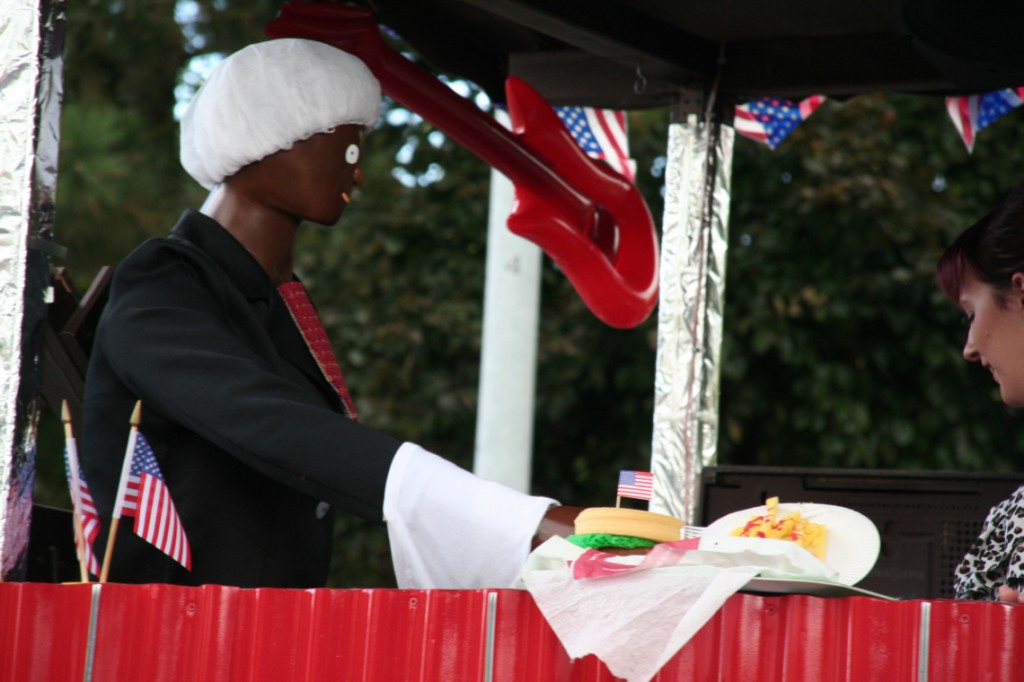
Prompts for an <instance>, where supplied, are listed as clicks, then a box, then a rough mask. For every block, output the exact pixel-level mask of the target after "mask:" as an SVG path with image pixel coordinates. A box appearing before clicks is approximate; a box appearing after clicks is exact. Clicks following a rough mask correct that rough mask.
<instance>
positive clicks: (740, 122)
mask: <svg viewBox="0 0 1024 682" xmlns="http://www.w3.org/2000/svg"><path fill="white" fill-rule="evenodd" d="M824 101H825V97H824V96H822V95H812V96H810V97H808V98H806V99H803V100H801V101H800V102H793V101H792V100H788V99H781V98H778V97H764V98H762V99H756V100H753V101H751V102H747V103H746V104H740V105H739V106H737V107H736V116H735V119H734V121H733V125H734V126H735V128H736V132H737V133H739V134H740V135H743V136H745V137H749V138H750V139H752V140H756V141H757V142H761V143H762V144H766V145H768V147H769V148H771V149H775V148H776V147H778V146H779V145H780V144H781V143H782V141H783V140H784V139H786V138H787V137H789V134H790V133H792V132H793V131H794V130H796V127H797V126H798V125H800V124H801V123H803V122H804V121H806V120H807V119H808V117H810V115H811V114H813V113H814V112H815V111H816V110H817V109H818V107H820V106H821V104H822V102H824Z"/></svg>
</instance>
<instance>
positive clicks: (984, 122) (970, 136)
mask: <svg viewBox="0 0 1024 682" xmlns="http://www.w3.org/2000/svg"><path fill="white" fill-rule="evenodd" d="M1022 102H1024V87H1020V88H1004V89H1002V90H993V91H992V92H986V93H983V94H980V95H967V96H964V97H947V98H946V111H947V112H948V113H949V117H950V118H951V119H952V120H953V126H954V127H955V128H956V131H957V132H958V133H960V139H962V140H963V141H964V145H965V146H966V147H967V151H968V152H973V151H974V141H975V140H976V139H977V136H978V132H979V131H981V130H983V129H985V128H987V127H988V126H989V125H991V124H992V123H995V121H996V120H997V119H999V118H1001V117H1003V116H1005V115H1006V114H1008V113H1009V112H1010V111H1012V110H1014V109H1016V108H1017V107H1019V106H1020V105H1021V103H1022Z"/></svg>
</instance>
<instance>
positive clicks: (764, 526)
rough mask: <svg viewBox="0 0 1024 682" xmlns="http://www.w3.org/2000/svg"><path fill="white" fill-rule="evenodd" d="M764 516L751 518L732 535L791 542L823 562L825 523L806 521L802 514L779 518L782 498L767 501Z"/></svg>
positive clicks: (797, 512)
mask: <svg viewBox="0 0 1024 682" xmlns="http://www.w3.org/2000/svg"><path fill="white" fill-rule="evenodd" d="M765 508H766V509H765V513H764V514H756V515H754V516H752V517H750V520H749V521H747V523H746V524H745V525H742V526H739V527H738V528H734V529H733V531H732V532H731V533H730V535H734V536H737V537H741V538H770V539H772V540H789V541H791V542H795V543H796V544H797V545H799V546H800V547H803V548H804V549H806V550H807V551H809V552H810V553H811V554H813V555H814V556H816V557H818V558H819V559H822V560H824V558H825V541H826V540H827V538H828V529H827V528H826V526H825V524H823V523H814V522H813V521H808V520H807V519H805V518H804V517H803V516H802V515H801V513H800V512H799V511H795V512H791V513H789V514H786V515H784V516H779V498H778V497H771V498H768V500H766V501H765Z"/></svg>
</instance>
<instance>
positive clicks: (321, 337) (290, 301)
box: [277, 282, 359, 421]
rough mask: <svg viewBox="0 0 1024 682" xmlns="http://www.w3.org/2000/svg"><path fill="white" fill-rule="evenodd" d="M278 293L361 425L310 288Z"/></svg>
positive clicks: (298, 285) (296, 286) (289, 286)
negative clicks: (309, 291)
mask: <svg viewBox="0 0 1024 682" xmlns="http://www.w3.org/2000/svg"><path fill="white" fill-rule="evenodd" d="M277 290H278V291H279V292H281V298H283V299H284V302H285V304H286V305H287V306H288V310H289V312H291V314H292V317H293V318H294V319H295V324H297V325H298V327H299V331H300V332H302V338H304V339H305V340H306V345H307V346H309V350H310V352H311V353H312V354H313V357H314V358H315V359H316V364H318V365H319V366H320V371H321V372H323V374H324V377H326V379H327V381H329V382H330V383H331V385H332V386H334V389H335V390H336V391H337V392H338V395H339V396H341V401H342V402H343V403H344V404H345V411H346V412H348V416H349V417H351V418H352V419H354V420H356V421H359V416H358V415H357V414H356V408H355V405H353V404H352V397H351V396H350V395H349V394H348V387H347V386H345V378H344V377H342V376H341V367H339V366H338V361H337V359H335V357H334V351H333V350H332V349H331V342H330V341H328V340H327V332H326V331H324V325H323V324H322V323H321V322H320V316H319V315H317V314H316V309H315V308H314V307H313V302H312V301H310V300H309V294H307V293H306V287H304V286H302V282H286V283H284V284H282V285H281V286H279V287H278V288H277Z"/></svg>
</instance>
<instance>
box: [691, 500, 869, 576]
mask: <svg viewBox="0 0 1024 682" xmlns="http://www.w3.org/2000/svg"><path fill="white" fill-rule="evenodd" d="M795 511H799V512H800V513H801V514H802V515H803V516H804V517H806V518H807V519H808V520H810V521H814V522H815V523H823V524H825V526H826V527H827V529H828V537H827V538H826V540H825V563H826V564H828V565H829V566H831V567H832V568H834V569H835V571H836V573H838V574H839V575H838V577H837V578H836V582H839V583H842V584H843V585H856V584H857V583H859V582H860V581H861V580H863V579H864V576H866V575H867V574H868V573H870V572H871V569H872V568H873V567H874V565H875V561H877V560H878V552H879V550H880V549H881V547H882V539H881V537H880V536H879V535H878V529H877V528H875V524H874V523H873V522H872V521H871V519H869V518H868V517H866V516H864V515H863V514H861V513H860V512H856V511H854V510H852V509H847V508H846V507H837V506H835V505H832V504H817V503H815V502H788V503H782V504H780V505H779V516H785V515H786V514H791V513H793V512H795ZM765 513H767V512H766V509H765V507H764V506H760V507H752V508H750V509H744V510H742V511H737V512H733V513H732V514H726V515H725V516H723V517H722V518H720V519H718V520H717V521H715V522H714V523H712V524H710V525H709V526H708V527H707V530H705V531H704V536H705V537H715V536H727V535H729V534H730V533H731V532H732V531H733V530H734V529H735V528H737V527H739V526H744V525H746V523H747V521H749V520H750V518H751V517H752V516H756V515H758V514H765Z"/></svg>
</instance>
